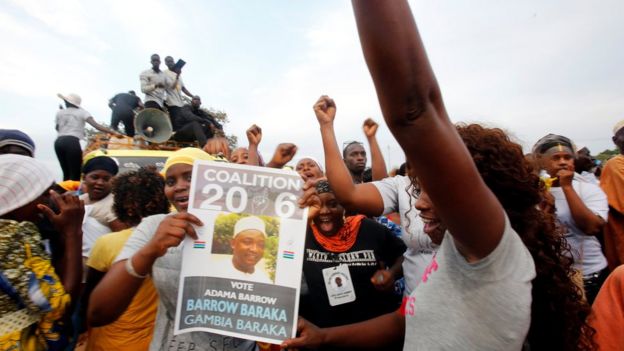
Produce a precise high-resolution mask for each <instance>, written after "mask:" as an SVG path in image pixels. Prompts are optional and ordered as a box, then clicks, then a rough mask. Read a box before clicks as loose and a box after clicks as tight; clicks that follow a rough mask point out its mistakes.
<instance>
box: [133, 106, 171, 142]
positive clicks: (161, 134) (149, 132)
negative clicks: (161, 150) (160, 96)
mask: <svg viewBox="0 0 624 351" xmlns="http://www.w3.org/2000/svg"><path fill="white" fill-rule="evenodd" d="M134 129H135V133H136V135H137V136H138V137H141V138H143V139H145V140H147V141H149V142H151V143H157V144H158V143H164V142H165V141H167V140H169V138H170V137H171V134H172V133H173V128H172V127H171V121H170V120H169V115H168V114H167V113H165V112H163V111H161V110H159V109H156V108H146V109H143V110H142V111H141V112H139V113H138V114H137V115H136V117H135V119H134Z"/></svg>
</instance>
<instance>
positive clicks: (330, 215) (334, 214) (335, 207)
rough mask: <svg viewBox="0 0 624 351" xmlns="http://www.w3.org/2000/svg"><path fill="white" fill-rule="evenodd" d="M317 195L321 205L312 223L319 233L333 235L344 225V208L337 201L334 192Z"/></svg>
mask: <svg viewBox="0 0 624 351" xmlns="http://www.w3.org/2000/svg"><path fill="white" fill-rule="evenodd" d="M318 197H319V200H320V202H321V205H320V208H319V212H318V214H317V215H316V217H314V219H313V221H314V224H315V225H316V227H317V228H318V230H319V232H320V233H321V234H323V235H325V236H333V235H335V234H336V233H338V231H339V230H340V228H342V226H343V225H344V214H345V209H344V207H342V205H340V204H339V203H338V200H336V196H335V195H334V193H322V194H319V195H318Z"/></svg>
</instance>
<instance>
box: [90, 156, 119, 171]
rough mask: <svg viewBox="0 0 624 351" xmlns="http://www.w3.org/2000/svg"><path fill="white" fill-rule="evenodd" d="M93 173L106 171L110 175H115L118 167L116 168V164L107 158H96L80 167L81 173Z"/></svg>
mask: <svg viewBox="0 0 624 351" xmlns="http://www.w3.org/2000/svg"><path fill="white" fill-rule="evenodd" d="M93 171H106V172H108V173H110V174H112V175H117V172H119V166H117V162H115V160H113V159H112V158H110V157H108V156H97V157H94V158H92V159H90V160H89V161H87V163H85V164H84V166H82V173H83V174H88V173H91V172H93Z"/></svg>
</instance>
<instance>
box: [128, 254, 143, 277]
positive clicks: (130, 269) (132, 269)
mask: <svg viewBox="0 0 624 351" xmlns="http://www.w3.org/2000/svg"><path fill="white" fill-rule="evenodd" d="M132 257H133V256H130V257H129V258H128V259H127V260H126V272H128V274H130V275H131V276H133V277H135V278H139V279H145V278H147V277H148V276H149V274H145V275H141V274H139V273H137V271H135V270H134V267H133V266H132Z"/></svg>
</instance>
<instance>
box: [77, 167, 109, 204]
mask: <svg viewBox="0 0 624 351" xmlns="http://www.w3.org/2000/svg"><path fill="white" fill-rule="evenodd" d="M113 177H114V176H113V175H112V174H111V173H109V172H108V171H104V170H97V171H92V172H89V173H87V174H85V176H84V184H85V186H86V187H87V193H88V194H89V199H90V200H91V201H98V200H102V199H103V198H105V197H106V196H108V194H110V192H111V189H112V188H113Z"/></svg>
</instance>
